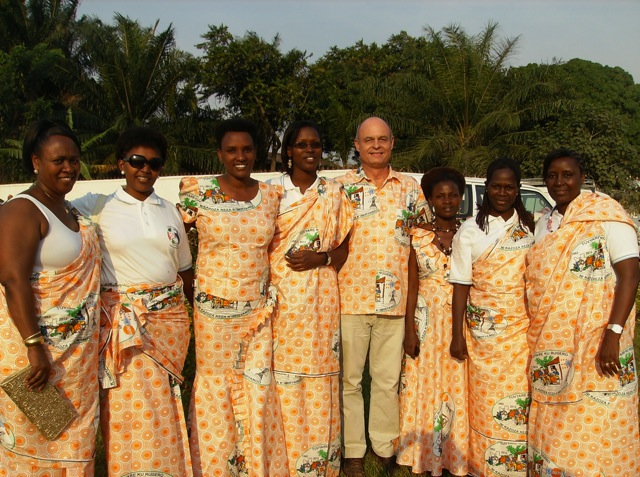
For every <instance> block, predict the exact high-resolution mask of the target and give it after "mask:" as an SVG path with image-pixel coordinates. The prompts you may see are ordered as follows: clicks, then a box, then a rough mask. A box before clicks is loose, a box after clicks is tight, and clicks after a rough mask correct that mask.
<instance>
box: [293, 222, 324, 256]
mask: <svg viewBox="0 0 640 477" xmlns="http://www.w3.org/2000/svg"><path fill="white" fill-rule="evenodd" d="M319 249H320V233H319V232H318V228H317V227H309V228H306V229H304V230H302V231H301V232H300V233H299V234H298V236H297V237H296V238H295V239H294V240H292V241H291V245H290V246H289V250H287V255H289V254H290V253H294V252H300V251H303V250H311V251H317V250H319Z"/></svg>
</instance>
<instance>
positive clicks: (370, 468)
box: [95, 292, 640, 477]
mask: <svg viewBox="0 0 640 477" xmlns="http://www.w3.org/2000/svg"><path fill="white" fill-rule="evenodd" d="M636 308H637V310H639V311H637V312H636V328H635V339H634V341H633V346H634V349H635V356H636V363H638V357H640V292H639V293H638V295H637V296H636ZM192 331H193V330H192ZM195 368H196V365H195V347H194V339H193V333H192V337H191V343H190V345H189V353H188V355H187V359H186V362H185V367H184V370H183V375H184V377H185V382H184V384H183V385H182V403H183V405H184V408H185V409H186V410H188V408H189V400H190V398H191V389H192V384H193V378H194V376H195ZM636 369H638V367H637V366H636ZM369 383H370V378H369V376H368V374H365V377H364V380H363V385H362V387H363V390H364V394H365V416H367V415H368V413H369V410H368V406H369V400H368V399H367V398H368V393H369ZM638 412H639V413H640V404H639V406H638ZM96 446H97V452H96V466H95V467H96V469H95V470H96V473H95V477H107V471H106V458H105V454H104V448H103V445H102V437H101V436H100V433H99V432H98V439H97V444H96ZM364 465H365V472H366V474H367V476H369V477H384V476H385V475H386V473H385V471H384V470H383V469H382V467H381V466H380V465H379V464H378V462H377V461H376V460H375V457H373V456H372V455H371V454H370V453H367V455H366V456H365V464H364ZM340 475H341V476H343V477H344V474H342V473H340ZM394 475H395V476H396V477H415V476H418V475H419V476H420V477H428V476H430V474H429V473H424V474H413V473H411V470H410V469H409V468H407V467H401V468H400V469H399V470H398V471H397V472H396V473H395V474H394ZM449 476H450V474H449V473H448V472H447V471H444V473H443V477H449Z"/></svg>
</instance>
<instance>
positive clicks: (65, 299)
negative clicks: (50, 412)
mask: <svg viewBox="0 0 640 477" xmlns="http://www.w3.org/2000/svg"><path fill="white" fill-rule="evenodd" d="M79 223H80V234H81V236H82V249H81V252H80V255H79V256H78V257H77V258H76V259H75V260H73V262H71V263H70V264H69V265H68V266H67V267H65V268H63V269H60V270H56V271H44V272H40V273H36V274H34V275H33V276H32V277H31V282H32V286H33V291H34V295H35V300H36V314H37V317H38V323H39V326H40V330H41V332H42V334H43V336H44V337H45V343H46V345H47V349H48V352H49V356H50V359H51V360H52V363H53V367H52V370H51V374H50V376H49V382H50V383H51V384H53V385H54V386H55V387H57V388H58V389H59V390H60V391H61V392H62V393H63V395H64V396H66V398H67V399H68V400H69V401H70V402H71V404H72V405H73V407H74V408H75V409H76V411H77V413H78V417H77V418H76V419H75V420H73V421H72V422H71V424H70V425H69V427H68V428H67V429H65V430H64V431H63V432H62V434H60V436H59V437H58V438H57V439H55V440H54V441H47V440H46V439H45V438H44V436H42V434H40V432H39V431H38V430H37V429H36V427H35V426H34V425H33V424H31V423H30V422H29V421H28V420H27V418H26V417H25V416H24V414H22V412H21V411H20V410H19V409H18V408H17V407H16V406H15V405H14V403H13V401H11V399H9V398H8V397H7V395H6V394H5V393H4V391H2V390H1V389H0V444H1V445H2V454H0V476H3V477H26V476H29V477H33V476H35V477H93V475H94V466H93V457H94V453H95V436H96V429H97V426H98V422H97V419H96V417H97V412H98V334H99V331H100V327H99V322H98V293H99V290H100V249H99V245H98V237H97V235H96V232H95V226H94V225H93V224H91V223H90V222H89V221H87V220H86V219H83V218H80V219H79ZM26 351H27V350H26V348H25V346H24V345H23V344H22V338H21V336H20V333H18V330H17V329H16V327H15V326H14V324H13V322H12V320H11V317H10V316H9V312H8V310H7V303H6V299H5V294H4V287H0V363H2V366H1V367H0V379H5V378H6V377H7V376H9V375H11V374H13V373H15V372H16V371H18V370H20V369H22V368H24V367H25V366H27V365H28V364H29V361H28V359H27V352H26Z"/></svg>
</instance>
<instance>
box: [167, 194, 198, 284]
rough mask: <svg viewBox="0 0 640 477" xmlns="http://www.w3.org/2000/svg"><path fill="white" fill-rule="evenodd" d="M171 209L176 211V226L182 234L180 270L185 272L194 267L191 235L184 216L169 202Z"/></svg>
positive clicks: (179, 256)
mask: <svg viewBox="0 0 640 477" xmlns="http://www.w3.org/2000/svg"><path fill="white" fill-rule="evenodd" d="M169 205H170V207H171V210H172V211H173V212H174V218H175V224H174V225H175V227H176V229H178V233H179V234H180V243H179V244H178V271H179V272H184V271H185V270H189V269H190V268H192V267H193V260H192V257H191V249H190V248H189V236H188V234H187V232H186V230H185V229H184V224H183V223H182V218H181V216H180V213H179V212H178V210H177V209H176V208H175V207H173V204H169Z"/></svg>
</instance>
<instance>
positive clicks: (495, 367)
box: [449, 158, 534, 477]
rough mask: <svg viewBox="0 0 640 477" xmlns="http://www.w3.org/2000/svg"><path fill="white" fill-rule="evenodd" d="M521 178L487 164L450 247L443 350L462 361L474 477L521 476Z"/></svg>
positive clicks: (524, 399)
mask: <svg viewBox="0 0 640 477" xmlns="http://www.w3.org/2000/svg"><path fill="white" fill-rule="evenodd" d="M520 179H521V173H520V166H519V165H518V164H517V163H516V162H515V161H513V160H512V159H509V158H500V159H496V160H495V161H493V162H491V164H489V166H488V167H487V180H486V191H485V194H484V198H483V202H482V206H481V207H480V210H479V211H478V216H477V217H476V219H475V220H467V221H466V222H464V223H463V224H462V225H461V226H460V229H459V230H458V232H457V233H456V235H455V237H454V239H453V243H452V250H453V251H452V254H451V273H450V275H449V282H451V283H453V297H452V301H451V308H452V315H453V316H452V318H453V326H452V335H451V345H450V351H451V356H453V357H454V358H456V359H459V360H465V359H467V360H468V363H467V377H468V389H469V392H468V397H469V399H468V405H469V450H468V455H467V459H468V460H467V464H468V469H467V470H468V472H469V474H470V475H472V476H474V477H481V476H485V475H494V474H495V475H507V474H508V475H509V476H512V477H518V476H521V477H525V476H526V475H527V466H526V464H527V412H528V408H529V401H530V399H529V386H528V383H527V377H526V366H527V360H528V358H529V351H528V348H527V339H526V336H527V335H526V333H527V327H528V326H529V320H528V319H527V313H526V309H525V300H524V269H525V256H526V254H527V252H528V251H529V249H530V248H531V246H532V245H533V229H534V224H533V217H532V216H531V214H529V213H528V212H527V211H526V209H525V208H524V205H523V203H522V197H521V195H520ZM465 323H466V326H465Z"/></svg>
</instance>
